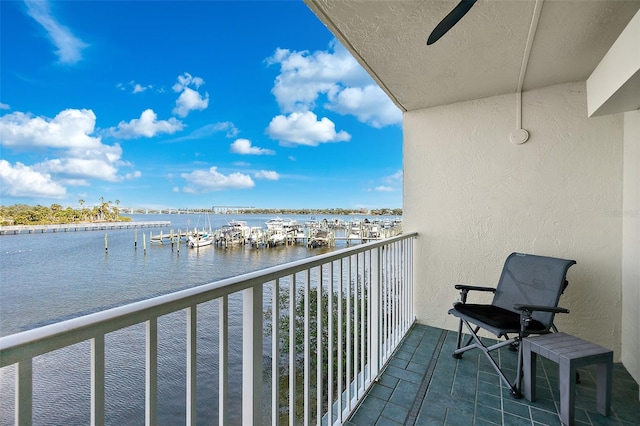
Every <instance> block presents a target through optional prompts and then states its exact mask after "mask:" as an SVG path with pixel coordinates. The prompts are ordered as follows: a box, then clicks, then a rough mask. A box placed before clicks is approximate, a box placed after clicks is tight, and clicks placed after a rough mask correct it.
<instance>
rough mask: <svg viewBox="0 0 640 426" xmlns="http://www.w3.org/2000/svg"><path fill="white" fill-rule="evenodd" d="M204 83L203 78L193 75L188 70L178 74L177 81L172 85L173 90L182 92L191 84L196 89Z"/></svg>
mask: <svg viewBox="0 0 640 426" xmlns="http://www.w3.org/2000/svg"><path fill="white" fill-rule="evenodd" d="M203 84H204V80H203V79H202V78H200V77H193V76H192V75H191V74H189V73H188V72H185V73H184V74H182V75H179V76H178V82H177V83H176V84H174V85H173V91H174V92H182V91H183V90H184V89H185V88H187V87H189V86H193V87H195V88H196V89H197V88H199V87H200V86H202V85H203Z"/></svg>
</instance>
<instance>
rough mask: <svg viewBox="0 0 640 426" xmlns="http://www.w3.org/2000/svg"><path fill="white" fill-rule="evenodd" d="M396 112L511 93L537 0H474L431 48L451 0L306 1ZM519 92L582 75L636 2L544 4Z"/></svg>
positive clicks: (639, 3) (563, 0)
mask: <svg viewBox="0 0 640 426" xmlns="http://www.w3.org/2000/svg"><path fill="white" fill-rule="evenodd" d="M305 2H306V3H307V5H308V6H309V8H310V9H311V10H313V12H314V13H315V14H316V15H317V16H318V18H319V19H320V20H321V21H322V22H324V23H325V25H327V27H328V28H329V30H331V32H332V33H333V34H334V35H335V36H336V37H337V38H338V39H339V40H340V41H341V42H342V44H343V45H344V46H345V47H346V48H347V49H349V50H350V51H351V53H352V54H353V55H354V57H355V58H356V59H357V60H358V61H359V62H360V63H361V64H362V66H364V67H365V69H366V70H367V71H368V72H369V73H370V74H371V75H372V76H373V77H374V79H376V81H377V82H378V84H379V85H380V87H382V89H383V90H385V91H386V92H387V94H388V95H389V96H390V97H391V98H392V99H393V100H394V102H396V104H397V105H398V106H399V107H400V108H401V109H403V110H414V109H420V108H426V107H433V106H437V105H446V104H450V103H454V102H460V101H465V100H471V99H478V98H484V97H488V96H494V95H501V94H506V93H515V92H516V91H517V89H518V85H519V80H520V76H521V68H522V64H523V59H525V58H526V57H527V55H526V53H525V52H526V47H527V40H528V39H529V29H530V27H531V22H532V18H533V16H534V9H535V4H536V1H535V0H479V1H478V2H477V3H476V4H475V5H474V6H473V7H472V8H471V10H470V11H469V13H467V15H466V16H465V17H464V18H462V20H461V21H460V22H458V24H457V25H456V26H454V27H453V29H452V30H451V31H449V32H448V33H447V34H445V35H444V37H442V38H441V39H440V40H439V41H437V42H436V43H435V44H432V45H431V46H427V45H426V40H427V38H428V37H429V34H430V33H431V30H432V29H433V28H434V27H435V25H437V23H438V22H440V20H441V19H442V18H443V17H444V16H445V15H446V14H447V13H449V11H451V10H452V9H453V8H454V7H455V5H456V4H457V3H458V0H440V1H428V0H427V1H424V0H414V1H406V0H305ZM540 4H541V5H542V8H541V9H540V11H541V12H540V19H539V22H538V26H537V31H536V32H535V37H533V39H532V43H531V54H530V55H529V56H528V65H527V67H526V72H525V73H524V80H523V87H522V90H523V91H526V90H530V89H533V88H538V87H544V86H549V85H552V84H558V83H563V82H569V81H584V80H586V79H587V78H588V77H589V75H590V74H591V72H592V71H593V69H594V68H595V67H596V65H597V64H598V63H599V62H600V60H601V59H602V57H603V56H604V55H605V53H606V52H607V50H608V49H609V47H610V46H611V44H612V43H613V42H614V41H615V39H616V38H617V37H618V35H619V34H620V32H621V31H622V30H623V29H624V27H625V26H626V24H627V23H628V22H629V21H630V20H631V18H632V17H633V15H634V14H635V12H636V11H637V10H638V9H640V0H627V1H623V0H612V1H606V0H593V1H592V0H546V1H544V2H541V3H540Z"/></svg>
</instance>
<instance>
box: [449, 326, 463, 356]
mask: <svg viewBox="0 0 640 426" xmlns="http://www.w3.org/2000/svg"><path fill="white" fill-rule="evenodd" d="M460 343H462V320H460V323H459V324H458V341H457V344H456V349H460V347H461V346H460ZM451 356H453V357H454V358H456V359H460V358H462V354H461V353H459V354H458V353H455V352H454V353H453V354H452V355H451Z"/></svg>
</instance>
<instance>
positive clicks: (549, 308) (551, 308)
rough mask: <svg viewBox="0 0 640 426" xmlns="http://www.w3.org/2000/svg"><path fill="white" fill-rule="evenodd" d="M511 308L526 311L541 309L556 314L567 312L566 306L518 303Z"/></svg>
mask: <svg viewBox="0 0 640 426" xmlns="http://www.w3.org/2000/svg"><path fill="white" fill-rule="evenodd" d="M513 308H514V309H516V310H518V311H526V312H534V311H542V312H555V313H556V314H568V313H569V310H568V309H567V308H561V307H559V306H538V305H523V304H519V303H518V304H516V305H513Z"/></svg>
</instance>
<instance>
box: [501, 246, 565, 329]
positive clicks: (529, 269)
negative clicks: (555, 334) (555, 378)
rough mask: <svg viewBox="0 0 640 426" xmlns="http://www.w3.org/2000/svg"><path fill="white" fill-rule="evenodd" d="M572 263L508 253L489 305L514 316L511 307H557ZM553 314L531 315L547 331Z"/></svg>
mask: <svg viewBox="0 0 640 426" xmlns="http://www.w3.org/2000/svg"><path fill="white" fill-rule="evenodd" d="M575 263H576V262H575V261H573V260H566V259H558V258H554V257H545V256H536V255H532V254H522V253H512V254H511V255H509V257H508V258H507V260H506V261H505V263H504V268H503V269H502V275H501V276H500V281H499V282H498V286H497V287H496V292H495V295H494V298H493V302H492V305H494V306H498V307H501V308H503V309H507V310H510V311H512V312H517V313H519V312H518V311H516V310H515V309H514V308H513V305H514V304H526V305H538V306H558V301H559V300H560V295H561V294H562V292H563V290H564V287H565V282H566V275H567V270H568V269H569V267H571V265H574V264H575ZM553 317H554V314H553V313H551V312H534V313H533V319H535V320H537V321H540V322H541V323H542V324H544V325H545V327H547V331H548V329H549V328H550V327H551V326H552V325H553Z"/></svg>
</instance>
